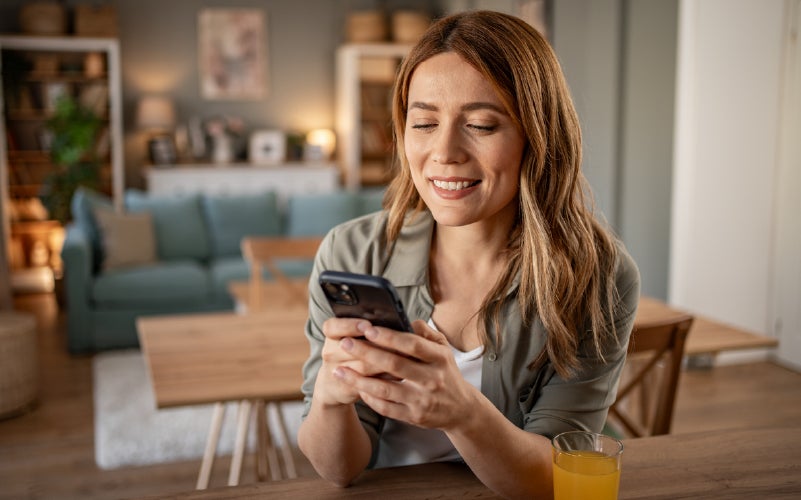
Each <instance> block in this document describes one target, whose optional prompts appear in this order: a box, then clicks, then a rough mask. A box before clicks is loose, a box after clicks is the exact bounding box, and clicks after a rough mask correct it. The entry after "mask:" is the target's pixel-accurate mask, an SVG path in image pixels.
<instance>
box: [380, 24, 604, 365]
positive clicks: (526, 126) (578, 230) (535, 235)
mask: <svg viewBox="0 0 801 500" xmlns="http://www.w3.org/2000/svg"><path fill="white" fill-rule="evenodd" d="M443 52H452V53H456V54H458V55H459V56H461V57H462V58H463V59H464V60H465V61H467V62H468V63H469V64H471V65H472V66H473V67H475V68H476V69H477V70H478V71H479V72H481V73H482V74H483V75H484V76H485V77H486V78H487V79H488V81H489V82H490V83H491V84H492V86H493V87H494V89H495V91H496V92H497V94H498V96H499V97H500V99H501V101H502V102H503V104H504V106H505V107H506V111H507V112H508V114H509V116H511V117H512V119H513V120H514V121H515V124H516V126H517V127H518V129H519V130H520V132H521V133H522V134H523V136H524V138H525V140H526V146H525V149H524V153H523V158H522V164H521V169H520V190H519V195H518V200H519V205H518V213H517V217H516V221H515V225H514V228H513V230H512V234H511V235H510V243H509V246H508V248H507V251H506V258H507V259H508V265H507V266H506V271H505V272H504V273H503V274H502V276H501V277H500V278H499V280H498V282H497V283H496V284H495V286H494V288H493V289H492V290H491V291H490V292H489V294H488V295H487V297H486V298H485V299H484V302H483V304H482V306H481V308H480V310H479V312H478V315H479V322H478V324H479V335H480V339H481V341H482V343H483V344H484V345H488V344H489V343H490V342H491V339H490V336H489V333H488V325H490V324H494V325H495V331H496V332H497V333H496V339H495V341H496V342H497V347H498V348H500V343H501V342H502V332H501V331H500V329H499V326H500V324H501V319H502V318H501V314H502V310H503V301H504V297H505V295H506V292H507V291H508V290H509V287H510V286H511V285H512V283H513V281H514V279H515V278H516V277H517V276H518V275H519V276H520V285H519V290H518V294H517V300H518V301H519V307H520V311H521V314H522V317H523V320H524V321H525V322H526V324H528V325H530V324H531V322H533V321H534V320H535V318H536V316H537V315H538V316H539V319H540V321H542V324H543V326H544V327H545V329H546V330H547V332H548V337H547V340H546V347H545V350H544V351H543V352H542V354H541V355H540V356H539V357H538V358H537V359H534V360H531V367H532V369H533V368H534V367H535V366H539V365H541V364H542V363H545V362H547V361H550V362H551V363H552V365H553V367H554V368H555V370H556V371H557V373H559V374H560V375H561V376H563V377H566V378H567V377H570V376H571V375H572V374H574V373H575V371H576V370H577V369H578V368H579V361H578V354H579V353H578V346H579V342H580V340H581V338H582V336H583V335H584V332H587V331H588V330H589V332H590V334H591V335H592V336H593V342H594V346H595V351H596V352H597V354H598V356H599V357H601V358H602V359H603V355H602V350H601V346H602V342H603V340H604V336H605V335H614V333H615V332H614V326H613V321H611V318H612V317H613V314H612V313H613V307H614V300H615V299H614V298H615V296H616V293H615V289H614V284H615V280H614V276H613V274H614V272H615V269H614V268H615V261H616V252H617V250H616V248H617V247H616V244H615V239H614V236H613V235H612V234H611V233H610V232H609V230H608V229H607V228H606V227H605V225H604V224H603V223H602V222H601V221H599V220H598V219H597V218H596V216H595V213H594V207H593V202H592V197H591V193H590V191H589V188H588V186H587V183H586V180H585V178H584V176H583V174H582V172H581V128H580V125H579V121H578V116H577V114H576V111H575V108H574V107H573V101H572V98H571V97H570V92H569V90H568V86H567V83H566V82H565V79H564V76H563V73H562V69H561V67H560V65H559V62H558V60H557V58H556V55H555V54H554V52H553V50H552V49H551V47H550V45H549V44H548V42H547V41H546V40H545V39H544V38H543V37H542V35H540V33H538V32H537V30H535V29H534V28H533V27H531V26H530V25H529V24H527V23H526V22H524V21H522V20H521V19H518V18H516V17H514V16H510V15H506V14H502V13H499V12H491V11H471V12H465V13H460V14H456V15H452V16H449V17H446V18H443V19H440V20H439V21H437V22H436V23H434V24H433V25H432V26H431V27H430V28H429V29H428V31H427V32H426V33H425V34H424V35H423V37H422V38H421V39H420V40H419V42H418V43H417V44H416V45H415V46H414V47H413V48H412V50H411V52H410V53H409V55H408V56H407V57H406V58H405V59H404V61H403V63H402V64H401V67H400V69H399V73H398V76H397V78H396V81H395V88H394V92H393V102H392V108H393V109H392V120H393V132H394V137H395V145H396V154H397V163H396V169H397V170H398V171H397V172H396V175H395V177H394V179H393V181H392V182H391V184H390V186H389V188H388V190H387V195H386V197H385V199H384V205H385V207H386V208H387V209H388V210H389V223H388V226H387V233H386V237H387V240H388V241H390V242H392V241H394V240H395V239H396V238H397V237H398V234H399V233H400V230H401V227H402V226H403V224H404V220H405V218H406V217H407V215H409V214H410V212H412V213H413V212H419V211H423V210H425V209H426V207H425V204H424V202H423V200H422V199H421V198H420V196H419V194H418V193H417V190H416V189H415V187H414V183H413V182H412V177H411V173H410V170H409V163H408V159H407V158H406V154H405V152H404V151H405V150H404V131H405V128H406V112H407V106H408V95H409V83H410V81H411V78H412V74H413V73H414V70H415V68H417V66H418V65H419V64H420V63H421V62H423V61H425V60H427V59H429V58H430V57H432V56H434V55H437V54H441V53H443Z"/></svg>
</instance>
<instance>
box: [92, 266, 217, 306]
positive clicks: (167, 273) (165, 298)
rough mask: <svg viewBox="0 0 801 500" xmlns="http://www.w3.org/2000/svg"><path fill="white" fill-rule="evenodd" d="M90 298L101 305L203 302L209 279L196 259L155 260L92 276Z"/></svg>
mask: <svg viewBox="0 0 801 500" xmlns="http://www.w3.org/2000/svg"><path fill="white" fill-rule="evenodd" d="M92 298H93V300H94V302H95V303H96V304H97V305H98V307H101V308H102V307H119V306H124V307H125V308H128V309H130V308H131V307H134V306H137V307H147V306H151V305H158V306H159V307H162V308H163V307H164V306H166V305H168V304H174V305H176V306H186V305H192V304H204V303H206V302H208V301H209V300H210V299H211V289H210V280H209V275H208V272H207V270H206V268H205V267H203V266H202V265H201V264H199V263H197V262H194V261H189V260H185V261H170V262H159V263H156V264H152V265H148V266H140V267H136V268H128V269H117V270H112V271H108V272H104V273H103V274H101V275H99V276H98V277H97V279H95V282H94V286H93V288H92Z"/></svg>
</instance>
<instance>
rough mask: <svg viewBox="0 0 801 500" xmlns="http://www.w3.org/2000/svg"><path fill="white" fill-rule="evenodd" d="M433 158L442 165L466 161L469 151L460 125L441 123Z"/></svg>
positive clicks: (432, 154)
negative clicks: (466, 149) (467, 151)
mask: <svg viewBox="0 0 801 500" xmlns="http://www.w3.org/2000/svg"><path fill="white" fill-rule="evenodd" d="M431 159H432V160H433V161H434V162H435V163H439V164H441V165H445V164H451V163H457V164H458V163H464V162H465V161H466V159H467V153H466V152H465V149H464V145H463V144H462V137H461V134H460V131H459V130H458V127H456V126H446V125H444V124H443V125H440V127H439V129H438V130H437V132H436V137H435V139H434V143H433V145H432V151H431Z"/></svg>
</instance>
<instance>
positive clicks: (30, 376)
mask: <svg viewBox="0 0 801 500" xmlns="http://www.w3.org/2000/svg"><path fill="white" fill-rule="evenodd" d="M37 356H38V353H37V349H36V320H35V319H34V317H33V316H30V315H28V314H22V313H17V312H0V418H6V417H11V416H14V415H18V414H20V413H22V412H24V411H25V410H27V409H28V408H30V407H31V405H32V404H33V403H34V401H35V400H36V396H37V393H38V391H39V367H38V363H37Z"/></svg>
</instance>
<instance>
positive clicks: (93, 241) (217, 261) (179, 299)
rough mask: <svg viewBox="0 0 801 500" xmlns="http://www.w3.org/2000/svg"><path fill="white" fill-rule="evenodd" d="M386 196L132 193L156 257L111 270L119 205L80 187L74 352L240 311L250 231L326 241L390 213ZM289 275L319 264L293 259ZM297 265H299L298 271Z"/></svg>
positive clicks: (71, 238) (73, 238) (75, 209)
mask: <svg viewBox="0 0 801 500" xmlns="http://www.w3.org/2000/svg"><path fill="white" fill-rule="evenodd" d="M381 198H382V192H381V191H372V190H371V191H364V192H359V193H350V192H346V191H340V192H336V193H331V194H318V195H295V196H290V197H289V198H288V200H286V202H285V204H284V205H283V206H282V205H281V204H279V202H278V199H277V196H276V194H275V193H272V192H265V193H261V194H256V195H240V196H211V195H188V196H183V197H151V196H149V195H147V194H146V193H143V192H141V191H133V190H131V191H128V192H126V194H125V210H126V212H127V213H141V212H148V213H149V214H150V216H151V218H152V225H153V233H154V236H155V238H154V239H155V248H156V258H157V259H156V261H155V262H152V263H149V264H146V265H141V266H136V267H125V268H121V269H111V270H108V271H104V270H103V267H102V261H103V244H102V234H101V232H102V231H101V229H100V227H99V225H98V222H97V220H96V217H95V215H94V214H95V211H96V210H98V209H109V210H110V209H111V206H112V203H111V200H110V199H109V198H107V197H105V196H103V195H101V194H99V193H96V192H93V191H91V190H87V189H83V188H81V189H79V190H78V191H77V192H76V193H75V196H74V197H73V200H72V205H71V208H72V216H73V221H72V222H71V223H70V224H69V225H68V226H67V231H66V238H65V241H64V246H63V249H62V252H61V257H62V260H63V263H64V299H65V303H66V308H67V334H68V343H67V345H68V349H69V351H70V352H72V353H81V352H92V351H99V350H105V349H118V348H130V347H136V346H138V345H139V342H138V337H137V333H136V325H135V321H136V318H137V317H139V316H152V315H160V314H176V313H192V312H202V311H224V310H232V309H233V307H234V304H233V301H232V299H231V297H230V296H229V294H228V291H227V284H228V282H229V281H231V280H246V279H247V278H248V267H247V263H246V262H245V261H244V259H243V258H242V255H241V253H240V249H239V243H240V240H241V239H242V237H244V236H247V235H268V236H269V235H285V236H310V235H323V234H325V233H326V232H327V231H328V230H329V229H330V228H332V227H333V226H334V225H336V224H338V223H340V222H344V221H346V220H348V219H351V218H354V217H357V216H359V215H362V214H365V213H369V212H372V211H376V210H380V208H381ZM286 264H287V267H288V269H286V271H287V273H288V274H290V275H291V274H301V273H307V272H308V271H309V268H310V263H308V262H305V263H298V262H294V263H293V262H288V263H286ZM293 265H294V267H295V269H292V266H293Z"/></svg>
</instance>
